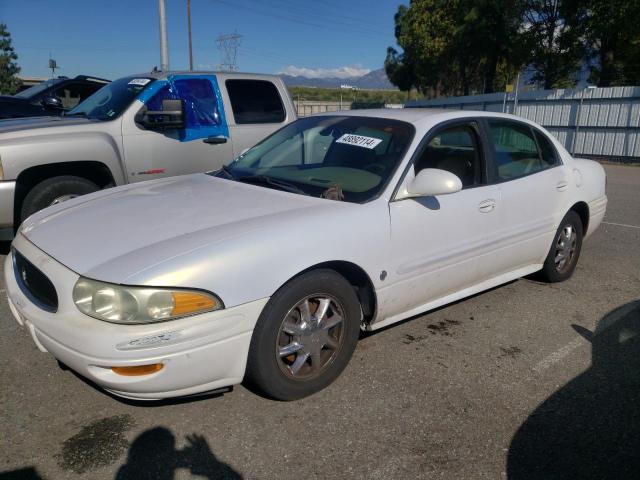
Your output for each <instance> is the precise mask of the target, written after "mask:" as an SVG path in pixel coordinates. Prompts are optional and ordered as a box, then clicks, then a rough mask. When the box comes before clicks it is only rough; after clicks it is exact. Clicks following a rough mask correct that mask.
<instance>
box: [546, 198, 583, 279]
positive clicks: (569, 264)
mask: <svg viewBox="0 0 640 480" xmlns="http://www.w3.org/2000/svg"><path fill="white" fill-rule="evenodd" d="M582 235H583V232H582V220H580V217H579V216H578V214H577V213H576V212H574V211H573V210H571V211H569V213H567V214H566V215H565V217H564V218H563V219H562V222H560V226H559V227H558V230H557V231H556V235H555V237H554V238H553V243H552V245H551V248H550V249H549V253H548V254H547V258H546V259H545V262H544V266H543V268H542V271H541V272H540V274H541V276H542V279H543V280H546V281H547V282H551V283H553V282H563V281H565V280H567V279H568V278H569V277H571V275H573V271H574V270H575V268H576V264H577V263H578V258H579V257H580V250H581V249H582Z"/></svg>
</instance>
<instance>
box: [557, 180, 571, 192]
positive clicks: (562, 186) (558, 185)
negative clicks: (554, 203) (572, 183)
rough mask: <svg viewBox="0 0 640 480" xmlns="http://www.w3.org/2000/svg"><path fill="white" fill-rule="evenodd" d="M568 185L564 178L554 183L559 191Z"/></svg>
mask: <svg viewBox="0 0 640 480" xmlns="http://www.w3.org/2000/svg"><path fill="white" fill-rule="evenodd" d="M568 186H569V182H567V181H566V180H560V181H559V182H558V183H557V184H556V190H558V191H559V192H564V191H565V190H566V189H567V187H568Z"/></svg>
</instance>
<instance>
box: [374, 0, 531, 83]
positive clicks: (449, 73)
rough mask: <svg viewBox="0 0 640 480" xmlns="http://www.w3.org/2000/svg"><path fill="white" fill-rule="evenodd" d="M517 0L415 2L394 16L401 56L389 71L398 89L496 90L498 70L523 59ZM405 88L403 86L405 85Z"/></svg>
mask: <svg viewBox="0 0 640 480" xmlns="http://www.w3.org/2000/svg"><path fill="white" fill-rule="evenodd" d="M520 4H521V2H519V1H518V0H475V1H474V0H449V1H447V0H411V3H410V5H409V7H406V6H400V7H399V8H398V13H397V14H396V16H395V24H396V31H395V34H396V39H397V42H398V45H399V46H400V47H401V48H402V53H398V51H396V50H395V49H394V48H393V47H389V48H388V49H387V58H386V61H385V68H386V71H387V73H388V75H389V79H390V80H391V81H392V82H393V83H394V84H395V85H397V86H398V87H400V88H406V86H407V85H408V84H412V85H413V86H415V87H417V88H418V89H419V90H420V91H421V92H423V93H425V94H429V95H439V94H460V93H462V94H465V95H467V94H469V93H471V92H472V91H475V92H478V91H479V92H493V91H495V88H496V87H497V85H496V73H497V71H498V69H499V68H500V69H502V70H505V69H507V70H509V69H511V70H513V69H515V68H516V67H515V65H516V64H519V62H520V61H521V60H520V57H521V55H520V52H521V48H520V47H519V45H520V37H519V25H520V18H521V13H520V11H521V10H520ZM401 85H402V86H401Z"/></svg>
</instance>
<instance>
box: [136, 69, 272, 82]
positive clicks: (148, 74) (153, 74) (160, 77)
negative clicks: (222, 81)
mask: <svg viewBox="0 0 640 480" xmlns="http://www.w3.org/2000/svg"><path fill="white" fill-rule="evenodd" d="M170 75H194V76H198V75H219V76H225V77H235V76H238V77H242V78H255V79H261V78H266V77H270V78H280V77H279V76H278V75H272V74H267V73H245V72H224V71H208V70H198V71H191V70H169V71H167V72H162V71H151V72H145V73H137V74H134V75H127V77H146V78H155V79H157V80H163V79H166V78H167V77H169V76H170Z"/></svg>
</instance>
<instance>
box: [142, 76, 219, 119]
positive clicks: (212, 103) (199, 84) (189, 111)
mask: <svg viewBox="0 0 640 480" xmlns="http://www.w3.org/2000/svg"><path fill="white" fill-rule="evenodd" d="M177 99H182V100H184V110H185V122H186V127H187V128H198V127H211V126H218V125H220V124H221V119H220V110H219V108H218V101H217V99H216V95H215V92H214V91H213V84H212V83H211V82H210V81H209V80H207V79H206V78H186V79H179V80H175V81H173V82H172V83H167V84H166V85H165V86H164V87H162V88H161V89H160V90H158V92H157V93H156V94H155V95H154V96H153V97H151V98H150V99H149V100H148V101H147V102H146V104H145V105H146V107H147V109H148V110H155V111H160V110H162V101H163V100H177Z"/></svg>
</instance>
